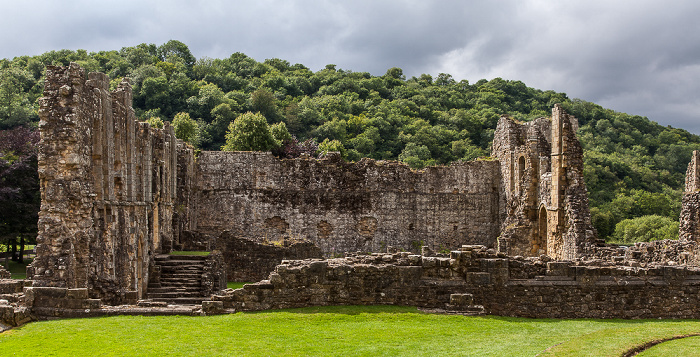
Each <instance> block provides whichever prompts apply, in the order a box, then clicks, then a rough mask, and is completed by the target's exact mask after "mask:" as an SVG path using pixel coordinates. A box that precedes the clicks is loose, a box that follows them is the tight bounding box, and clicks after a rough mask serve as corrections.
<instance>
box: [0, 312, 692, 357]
mask: <svg viewBox="0 0 700 357" xmlns="http://www.w3.org/2000/svg"><path fill="white" fill-rule="evenodd" d="M695 332H700V322H698V321H693V320H682V321H673V320H636V321H624V320H554V319H522V318H505V317H493V316H480V317H467V316H457V315H433V314H423V313H420V312H418V311H417V310H416V309H415V308H410V307H396V306H364V307H358V306H335V307H316V308H305V309H293V310H279V311H267V312H261V313H238V314H234V315H219V316H208V317H185V316H170V317H166V316H156V317H145V316H118V317H108V318H95V319H71V320H56V321H42V322H34V323H31V324H28V325H26V326H23V327H21V328H17V329H14V330H10V331H7V332H5V333H3V334H0V345H1V346H2V350H3V351H11V352H12V353H16V354H17V355H18V356H34V355H42V356H65V355H69V356H75V357H77V356H123V355H129V356H156V355H161V356H162V355H176V356H230V355H240V356H270V355H273V356H279V355H284V356H442V355H444V356H460V355H461V356H534V355H537V354H538V353H542V355H547V356H619V355H620V354H621V353H622V352H624V351H626V350H628V349H630V348H632V347H634V346H636V345H638V344H642V343H644V342H646V341H650V340H655V339H661V338H666V337H669V336H674V335H682V334H688V333H695ZM686 340H687V341H692V340H693V339H684V340H678V341H674V342H678V343H680V342H681V341H686ZM659 347H660V346H659ZM547 349H549V350H548V351H547V352H546V353H543V351H545V350H547Z"/></svg>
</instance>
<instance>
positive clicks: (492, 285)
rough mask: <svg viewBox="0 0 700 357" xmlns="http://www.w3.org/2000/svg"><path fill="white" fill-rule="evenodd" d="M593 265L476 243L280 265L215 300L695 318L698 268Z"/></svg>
mask: <svg viewBox="0 0 700 357" xmlns="http://www.w3.org/2000/svg"><path fill="white" fill-rule="evenodd" d="M595 264H597V262H595V261H594V262H591V263H586V262H579V263H574V262H561V261H559V262H556V261H549V259H548V258H547V257H543V260H539V259H534V258H527V259H524V258H509V257H506V256H505V255H503V254H496V253H494V252H493V250H487V249H486V248H485V247H479V246H465V247H463V248H462V250H460V251H453V252H452V253H451V254H450V257H449V258H448V257H427V256H421V255H415V254H410V253H405V252H404V253H396V254H372V255H366V256H351V257H347V258H339V259H329V260H305V261H285V262H283V264H281V265H279V266H278V267H277V268H276V269H275V271H274V272H273V273H271V274H270V276H269V280H263V281H261V282H258V283H255V284H249V285H245V286H244V287H243V288H242V289H236V290H226V291H225V293H223V294H221V295H215V296H214V298H213V300H216V301H222V302H223V304H224V307H225V308H234V309H237V310H265V309H278V308H292V307H303V306H315V305H345V304H359V305H377V304H391V305H410V306H419V307H428V308H445V309H450V308H451V306H452V305H454V304H452V303H453V302H454V299H451V297H453V295H456V296H467V295H471V296H470V298H469V301H470V304H474V305H478V306H481V307H483V311H484V312H485V313H488V314H495V315H501V316H521V317H536V318H659V317H660V318H699V317H700V309H698V308H699V307H700V296H699V295H698V293H700V269H697V268H687V267H678V266H657V267H648V268H634V267H618V266H610V267H600V266H597V265H595ZM472 297H473V301H472Z"/></svg>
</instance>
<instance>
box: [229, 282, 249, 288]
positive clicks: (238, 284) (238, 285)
mask: <svg viewBox="0 0 700 357" xmlns="http://www.w3.org/2000/svg"><path fill="white" fill-rule="evenodd" d="M245 284H252V283H249V282H241V281H229V282H228V283H226V287H227V288H229V289H238V288H242V287H243V285H245Z"/></svg>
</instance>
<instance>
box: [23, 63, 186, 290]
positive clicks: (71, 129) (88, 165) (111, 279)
mask: <svg viewBox="0 0 700 357" xmlns="http://www.w3.org/2000/svg"><path fill="white" fill-rule="evenodd" d="M131 101H132V98H131V86H130V85H129V83H128V82H127V81H123V82H122V83H121V84H120V85H119V87H118V88H117V89H116V90H115V91H114V92H110V91H109V78H108V77H107V76H106V75H104V74H102V73H90V74H89V75H88V76H86V75H85V72H84V70H83V69H82V68H80V67H79V66H78V65H76V64H74V63H72V64H71V65H70V66H68V67H53V66H49V67H47V71H46V85H45V91H44V97H43V98H41V99H40V104H41V108H40V110H39V115H40V118H41V121H40V123H39V129H40V132H41V142H40V144H39V177H40V180H41V198H42V205H41V212H40V213H39V235H38V237H37V248H36V250H37V256H36V259H35V260H34V262H33V263H32V265H31V267H30V268H29V269H28V274H29V276H31V278H32V279H33V285H34V286H35V287H62V288H70V289H74V288H87V289H88V291H89V294H90V297H91V298H102V299H104V300H105V301H108V302H111V303H118V302H120V301H122V300H124V299H126V296H127V295H128V296H131V297H133V296H136V297H139V298H140V297H141V296H142V295H143V293H144V291H145V287H146V286H147V284H148V271H149V265H150V264H151V257H152V255H153V254H154V253H155V252H161V251H168V250H169V248H170V246H172V241H173V237H174V236H175V234H174V230H173V226H176V227H177V226H178V223H177V222H178V221H177V219H175V220H174V219H173V215H174V210H175V206H176V189H177V180H176V177H177V173H178V149H177V148H178V146H183V144H182V143H181V142H179V141H178V140H177V139H176V138H175V135H174V133H173V130H172V128H171V127H169V126H166V127H165V129H163V130H158V129H153V128H150V127H149V126H148V125H147V124H145V123H140V122H138V121H137V120H136V118H135V115H134V111H133V109H132V108H131ZM181 150H182V149H181ZM187 150H188V149H184V151H182V152H183V153H182V154H181V155H180V156H181V157H182V158H183V160H184V161H185V162H186V163H185V164H184V166H187V165H188V164H187V163H189V165H190V167H191V165H193V159H190V158H189V157H187V156H188V155H190V156H191V155H192V151H191V150H189V151H187ZM175 218H177V217H175ZM174 222H175V223H174Z"/></svg>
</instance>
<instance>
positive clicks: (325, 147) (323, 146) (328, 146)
mask: <svg viewBox="0 0 700 357" xmlns="http://www.w3.org/2000/svg"><path fill="white" fill-rule="evenodd" d="M318 150H319V151H320V152H321V154H322V155H325V154H327V153H328V152H339V153H340V157H342V158H343V159H345V158H347V150H345V146H343V143H341V142H340V141H339V140H328V138H326V139H325V140H323V142H322V143H320V144H318Z"/></svg>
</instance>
